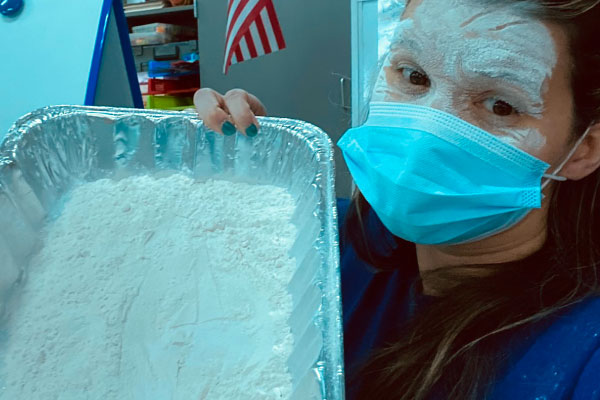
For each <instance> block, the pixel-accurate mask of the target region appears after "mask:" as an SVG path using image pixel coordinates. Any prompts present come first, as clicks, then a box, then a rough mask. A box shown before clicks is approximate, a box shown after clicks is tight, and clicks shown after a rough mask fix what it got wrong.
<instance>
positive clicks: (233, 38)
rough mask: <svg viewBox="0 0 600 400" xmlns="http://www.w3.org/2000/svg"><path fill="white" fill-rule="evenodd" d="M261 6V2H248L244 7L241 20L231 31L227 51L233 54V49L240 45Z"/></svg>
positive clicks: (240, 15)
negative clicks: (254, 14)
mask: <svg viewBox="0 0 600 400" xmlns="http://www.w3.org/2000/svg"><path fill="white" fill-rule="evenodd" d="M242 1H244V0H242ZM240 5H241V4H240ZM260 6H261V1H260V0H247V1H246V4H245V5H244V9H243V11H242V12H240V14H239V18H238V19H237V20H236V21H235V23H234V26H233V29H232V30H231V35H230V36H229V37H228V39H227V47H226V49H229V51H230V52H231V49H234V48H235V47H236V46H237V45H238V43H239V41H240V39H241V36H242V35H243V33H244V32H245V31H246V29H247V25H249V24H250V23H251V22H252V16H253V13H254V12H256V10H257V9H258V8H259V7H260ZM238 61H242V60H240V59H238Z"/></svg>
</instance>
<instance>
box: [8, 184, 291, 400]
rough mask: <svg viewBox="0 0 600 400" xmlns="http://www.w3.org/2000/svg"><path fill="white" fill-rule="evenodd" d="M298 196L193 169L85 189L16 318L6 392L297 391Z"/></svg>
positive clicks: (115, 395) (213, 395)
mask: <svg viewBox="0 0 600 400" xmlns="http://www.w3.org/2000/svg"><path fill="white" fill-rule="evenodd" d="M294 207H295V205H294V201H293V199H292V198H291V196H290V195H289V194H287V193H286V192H285V191H284V190H283V189H279V188H276V187H272V186H252V185H247V184H241V183H231V182H225V181H208V182H206V183H194V181H193V180H191V179H189V178H187V177H185V176H183V175H173V176H171V177H168V178H163V179H154V178H151V177H131V178H127V179H123V180H121V181H118V182H115V181H111V180H100V181H97V182H94V183H89V184H86V185H83V186H81V187H79V188H77V189H76V190H74V191H73V193H72V195H71V198H70V199H69V201H68V202H67V204H66V206H65V209H64V211H63V213H62V215H61V216H60V217H59V218H58V219H57V220H56V221H55V222H54V223H52V224H51V225H50V226H49V227H48V232H47V239H46V241H45V246H44V247H43V248H42V250H41V252H40V253H39V254H38V255H37V256H36V257H35V258H34V260H33V261H32V264H31V267H30V269H29V277H28V282H27V283H26V284H25V286H24V288H23V290H22V292H21V293H22V296H20V297H19V299H18V300H17V304H15V305H14V310H15V312H14V314H13V315H12V316H11V318H10V319H9V321H8V324H7V326H6V327H5V329H6V331H7V333H8V339H7V340H6V341H5V342H4V343H0V398H2V399H11V400H13V399H27V400H36V399H44V400H46V399H61V400H62V399H144V400H146V399H158V400H160V399H194V400H195V399H280V398H288V397H289V396H290V394H291V376H290V375H289V373H288V371H287V365H286V363H287V359H288V356H289V355H290V353H291V350H292V344H293V343H292V336H291V332H290V328H289V325H288V323H287V319H288V317H289V315H290V313H291V309H292V300H291V296H290V295H289V294H288V292H287V290H286V285H287V283H288V282H289V280H290V278H291V276H292V274H293V271H294V269H295V261H294V260H293V259H290V258H289V255H288V252H289V249H290V248H291V246H292V243H293V242H294V240H295V235H296V230H295V228H294V226H293V225H292V224H291V223H290V219H291V217H292V213H293V211H294Z"/></svg>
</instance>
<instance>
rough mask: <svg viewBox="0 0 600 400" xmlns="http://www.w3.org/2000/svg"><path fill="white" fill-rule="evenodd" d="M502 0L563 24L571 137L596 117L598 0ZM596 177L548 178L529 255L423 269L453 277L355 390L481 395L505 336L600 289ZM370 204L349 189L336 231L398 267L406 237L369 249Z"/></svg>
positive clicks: (374, 260) (376, 260) (410, 247)
mask: <svg viewBox="0 0 600 400" xmlns="http://www.w3.org/2000/svg"><path fill="white" fill-rule="evenodd" d="M436 1H437V0H436ZM480 1H488V0H480ZM494 1H497V0H494ZM505 1H507V2H508V1H512V2H514V3H515V4H517V3H520V5H523V4H524V2H527V1H528V3H530V4H531V5H532V7H531V8H527V9H528V10H530V11H531V12H532V13H534V15H535V16H537V17H539V18H541V19H543V20H546V21H551V22H554V23H557V24H559V25H561V26H562V27H564V28H565V30H566V32H567V33H568V35H569V45H570V48H569V49H570V54H571V57H572V70H571V87H572V93H573V98H574V108H575V109H574V110H573V111H574V115H575V121H574V124H573V141H575V140H576V139H577V137H579V136H581V135H582V134H583V132H584V131H585V129H586V128H587V127H588V126H590V125H591V124H593V123H595V122H597V121H600V5H599V4H600V0H570V1H568V0H525V1H524V0H505ZM599 186H600V172H598V171H596V172H594V173H592V174H591V175H589V176H588V177H586V178H584V179H582V180H580V181H567V182H562V183H559V184H557V185H556V187H555V189H554V191H553V194H552V197H551V198H550V199H549V201H550V207H549V213H548V232H547V233H548V234H547V240H546V243H545V245H544V246H543V248H542V249H541V250H540V251H538V252H537V253H536V254H535V255H533V256H530V257H528V258H526V259H524V260H518V261H515V262H511V263H506V264H500V265H488V266H481V267H482V268H485V269H486V270H489V271H490V272H491V273H490V274H487V275H485V276H478V277H465V274H464V273H461V271H462V272H464V270H465V267H463V268H460V267H457V268H450V269H448V268H444V269H440V270H437V271H434V272H431V273H430V275H428V276H427V279H432V280H433V281H434V282H438V283H441V284H444V283H450V282H452V285H453V289H452V290H451V291H448V292H447V294H442V295H441V296H440V297H438V298H437V299H436V300H435V301H434V302H433V303H431V304H429V305H428V306H427V307H424V308H423V309H422V310H420V311H419V313H418V314H417V315H416V316H415V317H414V318H412V319H411V320H410V321H409V322H408V323H407V324H406V326H405V327H404V330H403V334H402V335H400V336H399V337H398V338H397V342H395V343H392V344H389V345H388V346H387V347H385V348H383V349H379V350H378V351H376V352H375V353H374V354H373V355H371V357H370V358H369V359H368V360H367V362H366V363H365V364H364V365H363V366H362V368H361V369H360V371H359V373H357V374H356V376H357V377H358V376H359V377H360V386H359V390H358V396H359V398H361V399H402V400H408V399H411V400H413V399H427V398H430V397H432V396H434V394H442V395H443V398H445V399H457V400H458V399H460V400H464V399H481V398H485V395H486V393H487V392H488V391H489V390H490V388H491V385H492V383H493V381H494V378H495V377H496V376H497V374H498V372H499V369H500V367H501V366H502V365H503V363H504V362H505V361H506V358H507V356H508V355H507V354H505V353H504V351H503V350H502V349H503V348H504V347H505V346H503V345H502V344H503V343H504V344H506V343H507V342H508V341H510V340H511V338H514V337H515V336H514V335H515V334H516V333H518V332H522V331H523V330H525V329H527V328H528V327H532V326H534V325H536V324H543V323H547V322H548V321H551V320H552V318H553V317H555V316H557V315H559V314H560V313H561V312H562V311H563V310H566V309H567V308H568V307H570V306H572V305H574V304H576V303H578V302H581V301H583V300H584V299H587V298H589V297H592V296H598V295H600V215H599V213H598V212H597V211H596V207H595V202H596V196H597V195H598V194H599V193H598V189H599ZM370 210H371V207H370V205H369V204H368V203H367V202H366V200H365V199H364V197H362V195H361V194H360V193H359V192H357V193H356V194H355V196H354V198H353V203H352V205H351V206H350V209H349V211H348V215H347V220H346V224H345V231H344V234H345V235H346V237H347V238H348V240H349V241H350V243H351V244H352V245H353V247H354V248H355V250H356V252H357V254H358V255H359V257H360V258H361V259H363V260H364V261H366V262H368V263H370V264H371V265H373V266H374V267H376V268H378V269H380V270H390V269H396V268H402V260H403V259H406V255H407V252H414V251H415V247H414V244H412V243H408V242H405V241H403V240H401V239H399V238H397V239H396V241H397V247H396V249H395V250H394V251H393V252H392V253H391V254H390V253H389V252H388V253H386V254H379V253H377V252H376V250H375V248H374V247H373V246H370V245H369V238H368V237H367V235H366V233H365V229H364V224H365V223H366V221H365V220H366V219H367V218H369V215H372V213H371V212H370ZM478 267H479V266H478ZM472 268H473V266H471V267H470V268H469V269H471V270H472ZM515 277H518V279H515ZM421 279H423V276H421Z"/></svg>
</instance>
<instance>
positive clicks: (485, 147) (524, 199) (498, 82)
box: [195, 0, 600, 399]
mask: <svg viewBox="0 0 600 400" xmlns="http://www.w3.org/2000/svg"><path fill="white" fill-rule="evenodd" d="M599 38H600V0H572V1H569V0H529V1H527V0H506V1H502V2H499V1H491V0H445V1H443V2H442V1H440V0H412V1H410V2H409V4H408V5H407V8H406V10H405V12H404V15H403V16H402V19H401V21H399V24H398V30H397V35H396V38H395V39H394V41H393V43H392V45H391V49H390V53H389V56H388V57H387V58H386V61H385V62H384V65H383V67H382V69H381V71H380V74H379V77H378V79H377V83H376V85H375V87H374V91H373V96H372V100H373V103H372V104H371V107H370V112H369V117H368V119H367V120H366V122H365V124H364V125H363V126H361V127H359V128H356V129H352V130H350V131H349V132H347V133H346V134H345V135H344V137H343V138H342V139H341V140H340V142H339V143H338V145H339V146H340V148H341V149H342V151H343V153H344V156H345V159H346V162H347V164H348V166H349V169H350V171H351V173H352V176H353V178H354V180H355V182H356V184H357V187H358V189H359V190H358V191H357V192H356V194H355V196H354V197H353V200H352V203H351V204H350V205H348V204H345V203H344V202H343V201H340V203H339V204H338V208H339V211H340V215H341V216H342V218H343V219H341V220H342V221H343V224H344V225H343V226H342V227H341V229H340V231H341V237H342V240H341V242H342V246H341V247H342V249H341V262H342V292H343V305H344V330H345V338H344V340H345V344H344V345H345V358H346V368H347V375H348V377H349V378H348V385H347V392H348V395H349V397H350V398H359V399H367V398H368V399H430V398H436V399H481V398H487V399H506V398H511V399H515V398H516V399H521V398H522V399H568V398H573V399H600V379H599V378H600V285H599V283H600V216H599V215H598V213H597V212H596V207H595V206H596V195H597V194H598V193H599V192H598V188H599V185H600V173H599V172H598V166H599V165H600V40H599ZM195 104H196V107H197V109H198V112H199V115H200V117H201V118H202V119H203V120H204V122H205V123H206V124H207V125H208V126H209V127H211V128H212V129H214V130H215V131H219V132H229V131H232V130H235V127H236V126H237V128H238V129H239V130H240V131H242V132H243V133H244V132H249V133H251V134H252V133H253V132H254V129H255V128H256V127H258V121H257V120H256V118H255V115H264V114H265V109H264V107H263V106H262V104H261V103H260V101H259V100H258V99H256V98H255V97H254V96H252V95H251V94H248V93H246V92H244V91H242V90H239V89H236V90H233V91H231V92H229V93H227V94H226V95H225V96H221V95H220V94H218V93H216V92H214V91H212V90H210V89H204V90H201V91H199V92H198V93H197V94H196V96H195ZM248 128H250V131H248Z"/></svg>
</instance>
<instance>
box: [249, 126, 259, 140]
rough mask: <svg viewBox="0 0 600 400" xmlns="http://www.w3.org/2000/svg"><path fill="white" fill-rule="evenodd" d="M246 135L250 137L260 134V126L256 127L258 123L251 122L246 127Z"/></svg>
mask: <svg viewBox="0 0 600 400" xmlns="http://www.w3.org/2000/svg"><path fill="white" fill-rule="evenodd" d="M246 135H247V136H248V137H254V136H256V135H258V128H257V127H256V125H254V124H251V125H250V126H249V127H248V128H246Z"/></svg>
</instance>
